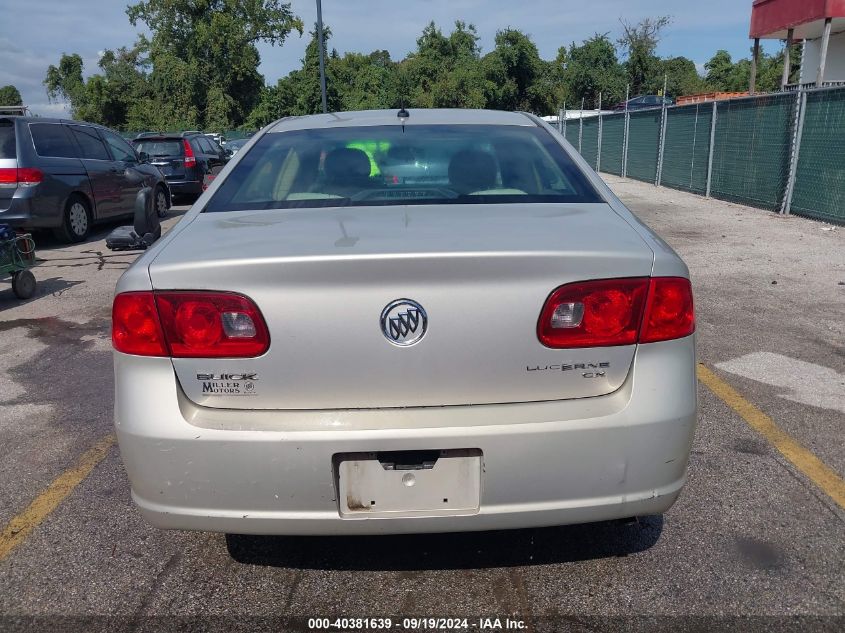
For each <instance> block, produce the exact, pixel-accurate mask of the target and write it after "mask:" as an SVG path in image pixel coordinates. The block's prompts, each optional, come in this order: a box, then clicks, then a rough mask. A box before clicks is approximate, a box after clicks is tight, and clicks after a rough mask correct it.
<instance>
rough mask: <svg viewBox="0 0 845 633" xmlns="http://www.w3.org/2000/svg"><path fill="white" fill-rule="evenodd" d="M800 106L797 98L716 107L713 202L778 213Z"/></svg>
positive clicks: (765, 98) (764, 98) (780, 97)
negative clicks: (746, 205)
mask: <svg viewBox="0 0 845 633" xmlns="http://www.w3.org/2000/svg"><path fill="white" fill-rule="evenodd" d="M796 105H797V95H796V94H780V95H767V96H761V97H756V98H754V99H736V100H732V101H720V102H719V103H718V109H717V118H716V144H715V147H714V149H713V181H712V184H711V187H710V193H711V195H712V196H714V197H716V198H721V199H723V200H731V201H734V202H742V203H745V204H750V205H753V206H757V207H762V208H764V209H778V210H779V209H780V207H781V204H782V202H783V195H784V192H785V190H786V182H787V179H788V176H789V160H790V154H791V147H792V136H793V133H794V129H795V125H794V122H795V114H796V112H795V109H796Z"/></svg>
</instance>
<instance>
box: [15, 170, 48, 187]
mask: <svg viewBox="0 0 845 633" xmlns="http://www.w3.org/2000/svg"><path fill="white" fill-rule="evenodd" d="M42 180H44V172H42V171H41V170H40V169H35V168H33V167H18V184H19V185H37V184H38V183H39V182H41V181H42Z"/></svg>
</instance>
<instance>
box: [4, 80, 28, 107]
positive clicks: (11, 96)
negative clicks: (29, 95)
mask: <svg viewBox="0 0 845 633" xmlns="http://www.w3.org/2000/svg"><path fill="white" fill-rule="evenodd" d="M19 105H23V99H22V98H21V93H20V92H19V91H18V89H17V88H15V87H14V86H11V85H10V86H3V87H0V106H19Z"/></svg>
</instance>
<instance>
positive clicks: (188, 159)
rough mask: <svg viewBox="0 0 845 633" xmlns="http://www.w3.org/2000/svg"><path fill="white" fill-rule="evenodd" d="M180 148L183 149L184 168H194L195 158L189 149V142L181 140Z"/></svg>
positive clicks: (192, 151)
mask: <svg viewBox="0 0 845 633" xmlns="http://www.w3.org/2000/svg"><path fill="white" fill-rule="evenodd" d="M182 147H184V148H185V167H194V166H195V165H196V164H197V158H196V156H194V150H193V148H192V147H191V142H190V141H189V140H188V139H186V138H183V139H182Z"/></svg>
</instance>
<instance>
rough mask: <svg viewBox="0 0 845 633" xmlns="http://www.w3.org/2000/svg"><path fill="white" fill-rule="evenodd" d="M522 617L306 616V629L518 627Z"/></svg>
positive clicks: (425, 629)
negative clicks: (394, 617)
mask: <svg viewBox="0 0 845 633" xmlns="http://www.w3.org/2000/svg"><path fill="white" fill-rule="evenodd" d="M526 628H527V627H526V624H525V621H524V620H522V619H519V618H509V617H506V618H497V617H480V618H438V617H406V618H402V619H398V618H397V619H393V618H309V619H308V629H309V630H311V631H321V630H329V631H361V630H364V631H367V630H370V631H372V630H390V629H400V630H404V631H431V630H441V631H453V630H477V631H499V630H511V631H518V630H524V629H526Z"/></svg>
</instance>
